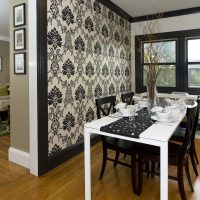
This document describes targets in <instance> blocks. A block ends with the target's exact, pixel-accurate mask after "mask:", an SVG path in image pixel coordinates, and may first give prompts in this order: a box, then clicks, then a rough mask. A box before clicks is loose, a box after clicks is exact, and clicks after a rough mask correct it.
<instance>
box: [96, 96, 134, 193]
mask: <svg viewBox="0 0 200 200" xmlns="http://www.w3.org/2000/svg"><path fill="white" fill-rule="evenodd" d="M115 102H116V97H115V96H109V97H103V98H100V99H96V106H97V117H98V119H100V118H101V117H102V116H108V115H109V114H111V113H112V112H113V113H114V112H116V110H115ZM101 141H102V147H103V161H102V168H101V173H100V177H99V178H100V179H102V177H103V174H104V171H105V167H106V163H107V160H109V161H112V162H114V166H116V165H117V164H120V165H123V166H126V167H129V168H132V170H131V171H132V187H133V191H134V193H137V190H136V189H137V188H136V182H135V179H133V177H136V175H135V174H133V173H135V172H136V169H135V166H136V165H135V162H136V161H135V156H134V153H133V146H134V143H133V142H130V141H126V140H121V139H116V138H112V137H106V136H101ZM108 149H110V150H113V151H115V152H116V155H115V159H113V158H110V157H108ZM120 153H124V154H127V155H130V156H131V164H127V163H124V162H121V161H119V154H120Z"/></svg>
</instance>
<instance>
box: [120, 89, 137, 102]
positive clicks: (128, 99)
mask: <svg viewBox="0 0 200 200" xmlns="http://www.w3.org/2000/svg"><path fill="white" fill-rule="evenodd" d="M133 96H134V92H128V93H124V94H121V99H122V102H123V103H127V104H128V105H132V104H134V101H133Z"/></svg>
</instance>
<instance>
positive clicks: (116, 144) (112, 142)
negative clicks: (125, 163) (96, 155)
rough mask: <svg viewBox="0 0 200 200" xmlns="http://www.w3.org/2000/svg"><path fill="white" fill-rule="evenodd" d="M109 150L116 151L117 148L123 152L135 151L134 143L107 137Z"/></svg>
mask: <svg viewBox="0 0 200 200" xmlns="http://www.w3.org/2000/svg"><path fill="white" fill-rule="evenodd" d="M106 141H107V145H108V148H110V149H114V150H116V148H117V149H118V150H119V151H121V152H126V153H127V151H130V153H131V151H133V150H134V144H135V143H134V142H131V141H126V140H122V139H117V138H111V137H106Z"/></svg>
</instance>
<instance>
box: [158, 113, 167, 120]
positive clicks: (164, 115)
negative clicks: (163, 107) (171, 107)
mask: <svg viewBox="0 0 200 200" xmlns="http://www.w3.org/2000/svg"><path fill="white" fill-rule="evenodd" d="M156 115H157V117H158V119H168V118H169V116H170V113H169V112H156Z"/></svg>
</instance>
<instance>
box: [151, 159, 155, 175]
mask: <svg viewBox="0 0 200 200" xmlns="http://www.w3.org/2000/svg"><path fill="white" fill-rule="evenodd" d="M155 166H156V163H155V161H151V172H152V174H151V177H154V174H153V173H154V172H155Z"/></svg>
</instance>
